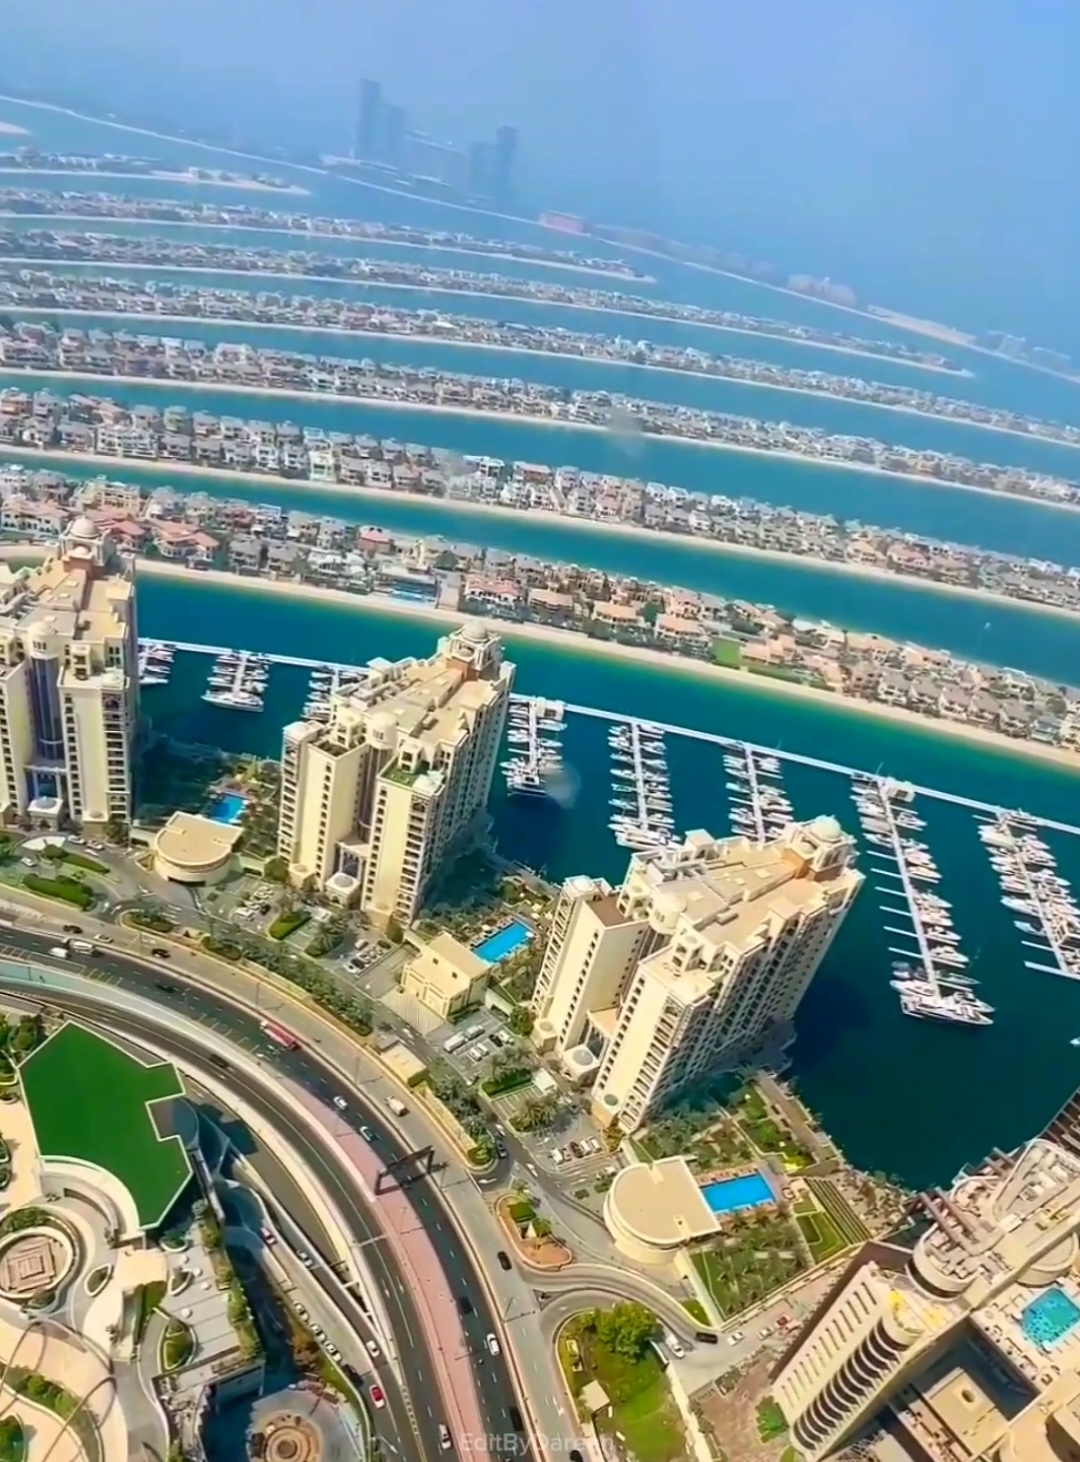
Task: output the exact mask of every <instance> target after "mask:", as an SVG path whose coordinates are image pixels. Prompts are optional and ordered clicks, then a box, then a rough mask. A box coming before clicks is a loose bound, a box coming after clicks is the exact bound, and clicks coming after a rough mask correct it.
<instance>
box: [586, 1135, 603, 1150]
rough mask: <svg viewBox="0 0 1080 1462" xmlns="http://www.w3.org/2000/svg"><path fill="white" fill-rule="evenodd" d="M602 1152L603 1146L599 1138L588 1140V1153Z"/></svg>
mask: <svg viewBox="0 0 1080 1462" xmlns="http://www.w3.org/2000/svg"><path fill="white" fill-rule="evenodd" d="M603 1150H604V1144H603V1143H602V1142H601V1141H600V1139H599V1137H590V1138H589V1151H590V1152H603Z"/></svg>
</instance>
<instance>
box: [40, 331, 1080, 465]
mask: <svg viewBox="0 0 1080 1462" xmlns="http://www.w3.org/2000/svg"><path fill="white" fill-rule="evenodd" d="M16 314H17V315H18V316H19V317H20V318H21V317H22V316H23V315H31V316H35V317H36V316H46V317H47V318H49V319H54V318H56V319H59V318H61V317H63V316H66V315H71V316H73V317H75V318H89V319H95V320H165V321H171V322H173V323H174V324H178V325H206V326H217V327H224V328H227V329H232V328H236V329H239V330H286V331H288V330H293V331H295V332H296V333H297V334H306V335H330V336H343V337H346V338H347V337H348V336H350V335H358V336H361V337H363V338H364V339H370V340H400V341H406V342H408V343H409V344H410V345H448V346H452V347H456V348H458V349H461V350H501V351H502V352H503V354H504V355H523V356H530V355H538V356H542V357H544V358H547V359H550V360H567V361H574V362H578V363H580V364H582V365H599V366H607V367H609V368H610V367H612V366H615V367H622V368H623V369H625V370H637V371H658V372H660V373H661V374H663V375H667V376H689V377H690V378H691V379H693V380H697V381H719V382H720V383H722V384H725V385H729V386H747V387H750V388H752V389H754V390H758V391H783V392H786V393H787V394H788V395H790V396H812V397H815V398H816V399H818V400H820V401H836V402H839V403H840V405H842V406H866V407H870V408H871V409H873V410H876V411H895V412H897V413H899V414H900V415H901V416H917V417H921V418H923V419H924V420H926V421H942V422H945V423H946V424H949V425H954V426H962V427H970V428H974V429H977V430H980V431H991V432H996V433H997V434H998V435H999V436H1015V437H1024V438H1026V439H1027V440H1028V441H1035V442H1047V443H1048V444H1049V445H1050V446H1053V447H1059V446H1060V447H1072V448H1074V449H1076V448H1080V441H1077V442H1067V441H1058V439H1057V438H1056V437H1040V436H1036V435H1034V434H1033V433H1031V432H1022V431H1019V430H1017V429H1016V428H1013V427H1003V426H992V425H991V424H990V423H988V422H980V421H967V420H965V419H964V418H962V417H949V416H935V415H934V414H933V413H932V412H929V411H918V410H916V409H915V408H914V407H912V406H899V405H895V404H893V403H892V402H888V401H871V400H864V399H863V398H861V397H858V396H837V395H834V393H833V392H831V391H818V390H814V389H813V387H810V386H784V385H782V384H781V383H780V382H779V381H755V380H751V379H747V378H746V377H743V376H727V375H723V374H722V373H721V372H719V371H696V370H684V369H683V368H682V367H680V366H668V365H655V364H653V363H652V362H651V361H633V360H619V359H618V358H616V357H613V356H604V355H578V354H576V353H575V352H573V351H567V350H533V349H530V348H529V347H528V346H523V345H500V344H498V343H497V342H495V341H490V340H453V339H451V338H450V337H449V336H443V335H423V334H410V333H408V332H403V331H394V330H356V329H346V328H345V327H344V326H341V325H292V324H285V325H282V324H279V323H277V322H276V321H272V320H235V319H233V318H232V317H231V316H230V317H212V316H207V315H166V314H162V313H160V312H155V313H153V314H149V313H140V312H139V311H136V310H82V309H66V308H61V309H50V308H49V307H47V306H45V305H30V306H28V307H25V308H24V307H23V306H21V305H20V306H18V307H17V308H16ZM473 318H475V317H473ZM732 333H733V334H740V335H750V336H752V335H755V334H757V332H756V331H754V330H739V331H733V332H732ZM764 338H766V339H778V338H780V337H777V336H767V337H764ZM851 354H853V355H862V356H864V357H865V358H866V359H869V360H882V359H883V358H884V357H882V356H871V355H870V354H869V353H868V352H866V351H852V352H851ZM740 358H742V357H736V359H740ZM942 374H947V373H945V372H943V373H942ZM147 379H150V378H149V377H147Z"/></svg>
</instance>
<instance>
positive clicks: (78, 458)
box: [0, 443, 1077, 619]
mask: <svg viewBox="0 0 1080 1462" xmlns="http://www.w3.org/2000/svg"><path fill="white" fill-rule="evenodd" d="M7 456H19V457H29V458H31V459H33V460H34V461H39V462H47V463H49V464H50V465H51V464H56V465H57V466H58V467H59V466H61V465H62V464H63V463H64V462H81V463H84V464H86V465H91V466H95V467H97V466H100V467H101V468H102V469H103V471H104V470H105V469H106V468H109V467H110V466H114V465H124V466H128V467H135V468H138V469H141V470H143V471H151V472H162V473H165V474H170V475H171V474H175V475H177V476H181V477H195V478H202V479H204V480H205V479H207V478H224V479H226V480H231V481H234V482H249V483H252V484H258V486H260V487H266V486H268V485H270V486H272V485H273V484H275V483H277V484H280V485H282V486H284V487H287V488H289V489H290V490H296V491H297V492H320V493H328V494H329V493H340V494H342V495H343V496H345V497H348V498H350V499H353V498H356V499H358V500H364V499H374V500H375V501H380V500H384V501H387V502H395V503H398V504H400V505H402V506H406V507H408V508H409V509H410V510H413V511H416V512H417V513H424V512H425V511H430V510H431V509H437V508H444V509H447V510H449V511H451V512H461V513H471V514H475V515H478V516H480V517H495V518H502V519H504V520H506V521H507V522H510V521H513V520H515V519H517V520H520V519H521V518H523V517H524V516H526V514H525V513H524V512H523V511H522V510H521V509H515V508H503V507H500V506H499V505H498V504H497V503H475V502H469V501H467V500H464V499H459V498H445V497H424V496H422V495H421V494H419V493H406V492H396V491H394V489H392V488H383V487H354V486H352V485H350V484H345V483H333V482H311V481H309V480H308V479H307V478H303V477H288V478H286V477H271V476H269V475H268V474H266V473H264V472H233V471H228V470H226V469H223V468H218V467H202V466H199V465H197V464H196V463H194V462H142V461H131V460H128V459H127V458H118V457H98V456H95V455H94V454H93V453H92V452H40V451H38V450H37V449H36V448H33V447H13V446H10V445H8V444H7V443H4V444H3V445H2V446H0V460H2V459H3V458H4V457H7ZM528 517H529V518H530V519H531V520H533V521H536V522H543V523H550V524H551V525H552V526H553V527H563V528H581V529H584V530H585V531H586V532H589V533H601V534H606V535H608V536H609V537H610V536H614V537H616V538H638V539H642V540H643V541H645V542H654V543H655V542H657V541H660V542H662V543H672V544H676V543H677V544H681V545H683V546H685V547H688V548H701V549H705V550H706V551H708V552H710V553H717V554H720V555H722V556H724V557H726V558H742V559H760V560H761V561H762V562H765V563H778V564H782V565H783V566H784V567H786V568H790V569H793V570H794V571H795V572H796V573H798V572H799V570H800V568H805V569H806V570H808V571H811V572H813V571H817V570H824V571H825V572H827V573H835V574H842V575H846V576H847V577H848V578H853V579H867V580H876V581H877V582H878V583H890V584H897V585H898V586H899V587H900V588H902V589H910V590H912V591H915V592H925V593H930V594H943V595H946V596H948V597H951V598H958V599H973V600H975V601H977V602H979V603H985V604H1000V605H1005V606H1007V607H1009V608H1012V609H1024V610H1028V611H1029V612H1030V613H1032V614H1047V615H1050V616H1052V617H1053V618H1056V619H1075V618H1076V617H1077V613H1076V611H1074V610H1072V609H1067V608H1064V607H1060V606H1058V605H1056V604H1035V603H1031V602H1029V601H1027V600H1024V599H1013V598H1010V596H1009V595H1008V594H996V593H993V592H992V591H991V590H988V589H977V588H966V587H965V586H964V585H962V584H942V583H938V582H936V581H935V580H932V579H922V578H918V577H917V576H916V575H913V574H898V573H893V572H892V571H890V570H889V569H883V568H878V567H876V566H875V565H873V564H854V563H841V562H837V561H836V560H835V559H828V558H814V557H811V556H809V555H807V556H805V557H804V556H802V555H800V554H792V553H784V552H782V551H781V550H780V549H769V548H754V547H752V546H750V545H749V544H745V545H744V544H737V543H723V542H720V541H719V540H717V539H715V538H704V537H695V536H692V535H690V534H686V533H666V532H663V531H658V530H657V529H655V528H644V527H642V526H640V525H639V524H635V523H602V522H599V521H597V520H596V519H595V518H580V517H576V516H574V515H573V514H570V513H565V514H564V513H554V512H552V511H551V510H550V509H547V508H529V509H528ZM416 531H417V532H418V533H420V532H422V531H423V530H422V528H421V527H420V526H419V525H418V527H417V530H416Z"/></svg>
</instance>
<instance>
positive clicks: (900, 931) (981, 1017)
mask: <svg viewBox="0 0 1080 1462" xmlns="http://www.w3.org/2000/svg"><path fill="white" fill-rule="evenodd" d="M851 795H852V800H853V801H854V803H855V807H856V811H857V812H858V816H859V822H860V824H861V826H862V830H863V836H864V837H865V839H866V841H867V843H868V844H869V845H870V848H871V857H872V858H873V857H876V858H877V859H879V860H880V861H879V863H877V864H873V863H872V864H871V872H872V874H873V875H874V877H875V878H878V879H882V880H884V882H883V883H877V884H875V888H876V890H877V892H878V893H879V894H881V895H883V897H884V898H886V899H891V900H894V902H892V903H883V904H882V906H881V908H882V912H883V913H884V914H885V916H886V917H887V918H892V919H899V920H902V921H903V922H902V923H901V924H899V925H897V924H886V925H885V932H886V934H887V935H889V936H890V937H891V938H893V939H897V940H901V941H903V942H902V943H900V944H890V945H889V953H890V954H894V955H897V956H898V958H897V959H896V960H895V961H894V962H893V966H892V972H893V973H892V979H891V980H890V982H889V983H890V984H891V985H892V988H893V989H894V990H896V991H897V993H898V994H899V996H900V1008H901V1010H902V1011H903V1013H904V1014H905V1015H907V1016H911V1017H912V1018H913V1019H915V1020H942V1021H948V1022H950V1023H953V1024H956V1025H971V1026H986V1025H991V1024H993V1013H994V1010H993V1006H992V1005H988V1004H987V1002H986V1001H985V1000H980V999H979V998H978V996H976V995H975V993H974V985H975V981H974V980H973V979H972V978H971V977H970V976H969V975H967V974H965V973H964V970H965V967H966V966H967V964H968V957H967V955H965V954H964V953H963V952H962V951H961V950H960V948H959V944H960V938H959V935H958V934H957V933H956V931H955V929H954V928H953V922H952V915H951V912H950V905H949V903H948V901H947V900H946V899H944V898H942V897H941V896H940V895H939V894H937V893H935V892H934V891H933V885H934V884H937V883H939V882H940V881H941V874H940V872H939V871H938V867H937V864H936V862H935V861H934V858H933V856H932V855H931V853H930V850H929V848H928V847H927V846H926V844H925V843H921V842H919V841H917V840H916V838H915V837H914V836H913V834H914V833H917V832H922V831H923V830H924V829H925V826H926V824H925V823H924V821H923V819H922V818H921V817H919V816H918V814H917V813H916V812H915V811H914V809H913V808H912V807H911V806H910V803H911V802H912V800H913V796H914V793H913V791H912V789H911V788H910V787H909V786H907V784H905V783H903V782H897V781H895V780H893V779H892V778H884V779H883V778H867V777H859V778H857V779H856V781H855V784H854V786H853V788H852V793H851ZM926 885H930V887H926ZM901 904H902V907H901V906H899V905H901ZM911 945H914V946H915V948H914V949H912V948H911Z"/></svg>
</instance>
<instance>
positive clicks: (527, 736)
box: [500, 696, 566, 797]
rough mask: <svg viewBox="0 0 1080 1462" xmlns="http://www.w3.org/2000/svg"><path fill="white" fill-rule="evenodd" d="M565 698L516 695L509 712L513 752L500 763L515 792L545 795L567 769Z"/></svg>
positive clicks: (510, 740) (510, 746) (507, 735)
mask: <svg viewBox="0 0 1080 1462" xmlns="http://www.w3.org/2000/svg"><path fill="white" fill-rule="evenodd" d="M565 717H566V712H565V710H564V708H563V703H562V701H549V700H545V699H544V698H543V697H542V696H528V697H518V696H515V697H514V698H513V699H512V700H511V702H510V710H509V712H508V714H507V721H506V725H507V730H506V740H507V743H508V745H509V748H510V755H509V756H508V757H507V759H506V760H505V761H504V762H502V763H500V765H501V769H502V772H503V775H504V776H505V778H506V789H507V791H508V792H509V793H510V794H511V796H525V797H544V796H547V795H548V794H549V792H551V791H552V789H553V788H554V787H555V786H556V784H557V782H558V778H559V775H560V773H561V772H562V769H563V757H562V734H563V732H564V731H565V730H566V719H565Z"/></svg>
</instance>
